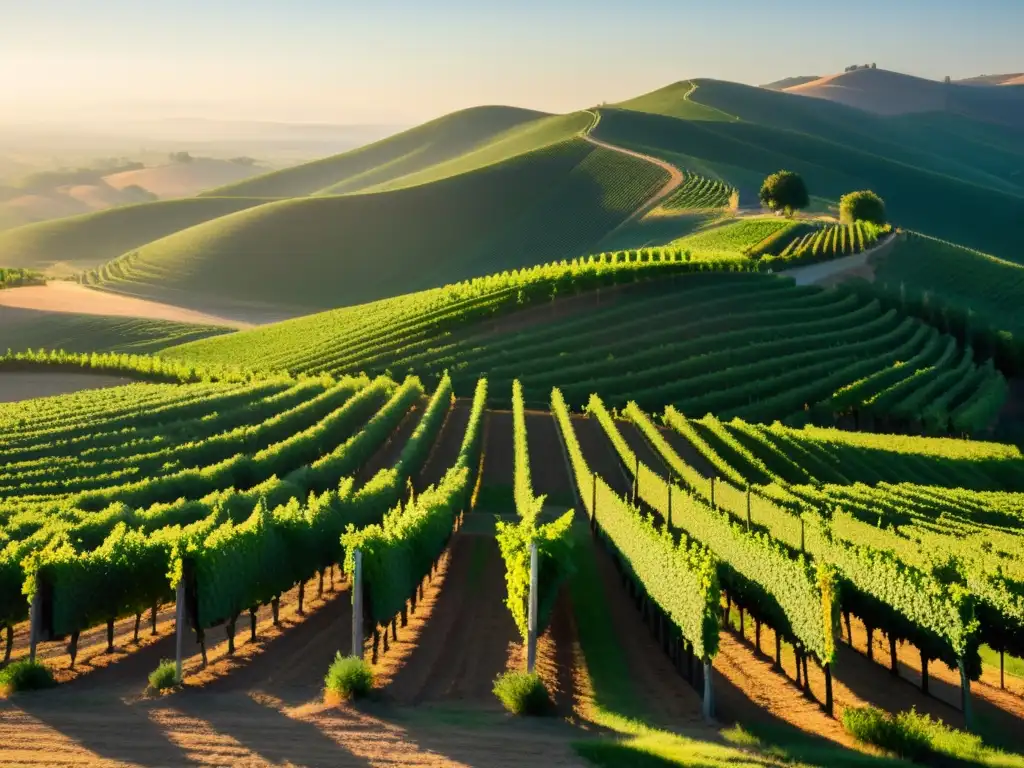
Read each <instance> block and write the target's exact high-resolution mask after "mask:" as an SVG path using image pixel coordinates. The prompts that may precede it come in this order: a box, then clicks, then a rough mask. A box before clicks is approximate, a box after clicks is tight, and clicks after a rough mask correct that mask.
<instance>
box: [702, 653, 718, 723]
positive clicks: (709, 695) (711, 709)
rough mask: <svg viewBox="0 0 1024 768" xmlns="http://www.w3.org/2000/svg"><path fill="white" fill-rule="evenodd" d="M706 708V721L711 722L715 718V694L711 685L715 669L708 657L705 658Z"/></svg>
mask: <svg viewBox="0 0 1024 768" xmlns="http://www.w3.org/2000/svg"><path fill="white" fill-rule="evenodd" d="M703 661H704V702H703V703H704V706H703V714H704V719H705V720H710V719H711V718H713V717H714V716H715V692H714V688H713V686H712V685H711V674H712V671H713V669H714V668H713V667H712V666H711V659H710V658H709V657H707V656H705V657H704V659H703Z"/></svg>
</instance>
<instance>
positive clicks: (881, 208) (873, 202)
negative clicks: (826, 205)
mask: <svg viewBox="0 0 1024 768" xmlns="http://www.w3.org/2000/svg"><path fill="white" fill-rule="evenodd" d="M839 221H840V222H842V223H843V224H853V223H854V222H857V221H870V222H871V223H872V224H877V225H878V226H880V227H881V226H884V225H885V202H884V201H883V200H882V198H880V197H879V196H878V195H876V194H875V193H874V192H872V191H871V190H868V189H864V190H861V191H860V192H850V193H848V194H845V195H843V196H842V197H841V198H839Z"/></svg>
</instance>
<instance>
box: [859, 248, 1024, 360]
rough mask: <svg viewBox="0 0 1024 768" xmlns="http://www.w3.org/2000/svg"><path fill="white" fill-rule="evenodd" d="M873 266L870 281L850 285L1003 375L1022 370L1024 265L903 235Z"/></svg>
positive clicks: (1023, 355)
mask: <svg viewBox="0 0 1024 768" xmlns="http://www.w3.org/2000/svg"><path fill="white" fill-rule="evenodd" d="M873 268H874V281H873V282H872V283H870V284H867V283H860V282H858V283H854V284H851V287H853V288H854V289H855V290H857V291H858V292H860V293H862V294H864V295H870V296H874V297H878V298H881V299H882V300H883V301H884V302H885V303H886V304H887V305H889V306H892V307H895V308H898V309H899V310H900V311H901V312H905V313H908V314H913V315H914V316H916V317H921V318H924V319H926V320H928V321H929V322H932V323H934V324H935V325H938V326H939V327H942V328H945V329H947V330H948V331H949V332H950V333H953V334H954V335H956V336H957V337H958V338H960V339H962V340H965V341H966V342H967V343H970V344H971V345H972V346H974V347H975V348H976V349H979V350H984V352H985V354H990V355H994V356H995V357H996V358H997V360H998V361H999V364H1000V367H1001V368H1002V369H1003V370H1004V371H1008V372H1012V373H1015V374H1019V373H1021V372H1024V315H1022V313H1021V306H1022V305H1024V266H1021V265H1020V264H1017V263H1014V262H1011V261H1004V260H1002V259H997V258H995V257H994V256H989V255H988V254H984V253H981V252H980V251H975V250H972V249H970V248H964V247H962V246H958V245H954V244H952V243H946V242H943V241H941V240H936V239H934V238H930V237H926V236H923V235H920V234H918V233H907V234H906V235H905V236H903V237H900V238H898V239H897V241H896V242H895V243H894V245H893V247H892V248H890V249H888V250H887V251H886V252H885V253H884V254H883V255H880V256H879V258H877V259H874V260H873Z"/></svg>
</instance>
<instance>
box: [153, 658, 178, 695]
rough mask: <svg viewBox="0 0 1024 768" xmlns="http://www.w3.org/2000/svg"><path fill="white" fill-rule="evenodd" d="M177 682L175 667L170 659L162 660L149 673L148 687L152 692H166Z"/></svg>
mask: <svg viewBox="0 0 1024 768" xmlns="http://www.w3.org/2000/svg"><path fill="white" fill-rule="evenodd" d="M178 682H179V681H178V669H177V665H176V664H175V663H174V662H173V661H171V660H170V659H162V660H161V661H160V664H159V665H158V666H157V668H156V669H154V670H153V671H152V672H150V673H149V687H150V690H153V691H166V690H167V689H169V688H173V687H174V686H176V685H177V684H178Z"/></svg>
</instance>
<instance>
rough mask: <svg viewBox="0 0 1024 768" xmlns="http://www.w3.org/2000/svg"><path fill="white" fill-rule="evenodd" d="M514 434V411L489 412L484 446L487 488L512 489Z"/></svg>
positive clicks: (484, 475) (484, 479) (484, 480)
mask: <svg viewBox="0 0 1024 768" xmlns="http://www.w3.org/2000/svg"><path fill="white" fill-rule="evenodd" d="M495 394H496V393H495ZM513 433H514V430H513V423H512V411H488V412H487V431H486V437H485V439H484V446H483V448H484V473H483V484H484V485H485V486H490V487H495V488H509V489H511V488H512V483H513V474H514V469H513V464H514V461H513V457H514V455H515V448H514V446H513Z"/></svg>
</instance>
